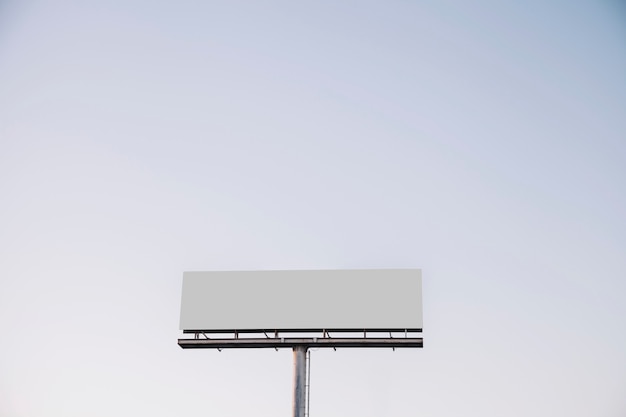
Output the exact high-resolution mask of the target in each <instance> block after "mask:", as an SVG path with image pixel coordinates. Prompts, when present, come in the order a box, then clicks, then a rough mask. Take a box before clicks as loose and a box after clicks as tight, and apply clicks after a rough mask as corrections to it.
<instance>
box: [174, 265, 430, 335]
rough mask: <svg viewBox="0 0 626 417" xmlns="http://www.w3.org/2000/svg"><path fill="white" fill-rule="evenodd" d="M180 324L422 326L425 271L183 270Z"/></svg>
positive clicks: (226, 327) (224, 327)
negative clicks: (422, 273)
mask: <svg viewBox="0 0 626 417" xmlns="http://www.w3.org/2000/svg"><path fill="white" fill-rule="evenodd" d="M180 329H181V330H188V331H190V330H203V331H215V332H219V331H234V330H237V331H242V332H245V331H263V330H265V331H273V330H279V331H322V330H324V329H325V330H344V331H362V330H389V331H392V330H396V331H397V330H405V329H407V330H410V331H421V329H422V278H421V271H420V270H419V269H367V270H357V269H355V270H298V271H208V272H207V271H204V272H185V273H184V274H183V289H182V303H181V313H180Z"/></svg>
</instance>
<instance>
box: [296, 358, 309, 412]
mask: <svg viewBox="0 0 626 417" xmlns="http://www.w3.org/2000/svg"><path fill="white" fill-rule="evenodd" d="M306 351H307V348H306V346H296V347H294V348H293V417H304V411H305V409H306V408H305V407H306V404H305V401H306Z"/></svg>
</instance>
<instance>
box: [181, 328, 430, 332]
mask: <svg viewBox="0 0 626 417" xmlns="http://www.w3.org/2000/svg"><path fill="white" fill-rule="evenodd" d="M363 331H366V332H368V333H370V332H371V333H389V332H392V333H404V332H405V331H406V332H409V333H414V332H419V333H421V332H422V329H419V328H409V329H400V328H395V327H393V328H372V329H356V328H349V329H198V330H189V329H187V330H183V333H274V332H278V333H322V332H327V333H330V332H332V333H359V332H361V333H362V332H363Z"/></svg>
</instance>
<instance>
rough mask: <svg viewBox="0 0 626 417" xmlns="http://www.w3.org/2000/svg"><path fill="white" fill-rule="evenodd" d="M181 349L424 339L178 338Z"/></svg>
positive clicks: (418, 342) (415, 344)
mask: <svg viewBox="0 0 626 417" xmlns="http://www.w3.org/2000/svg"><path fill="white" fill-rule="evenodd" d="M178 345H179V346H180V347H181V348H183V349H234V348H248V349H258V348H294V347H298V346H302V347H307V348H421V347H424V339H423V338H421V337H412V338H400V337H399V338H393V339H392V338H382V337H381V338H376V337H372V338H358V337H349V338H322V337H307V338H295V337H294V338H286V337H284V338H283V337H280V338H269V339H253V338H242V339H178Z"/></svg>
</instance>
